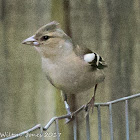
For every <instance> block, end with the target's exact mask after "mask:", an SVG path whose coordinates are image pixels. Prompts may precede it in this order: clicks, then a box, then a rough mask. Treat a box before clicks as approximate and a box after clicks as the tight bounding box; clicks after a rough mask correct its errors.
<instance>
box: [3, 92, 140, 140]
mask: <svg viewBox="0 0 140 140" xmlns="http://www.w3.org/2000/svg"><path fill="white" fill-rule="evenodd" d="M138 97H140V93H138V94H135V95H131V96H128V97H123V98H120V99H117V100H113V101H110V102H106V103H95V105H94V106H95V107H97V115H98V139H99V140H102V128H101V107H102V106H107V107H108V109H109V126H110V139H111V140H113V139H114V136H113V116H112V105H113V104H115V103H119V102H125V126H126V140H129V138H130V136H129V111H128V103H129V101H128V100H130V99H134V98H138ZM84 109H85V105H83V106H81V107H80V108H79V109H78V110H76V111H75V112H73V113H72V116H73V118H74V119H73V133H74V140H77V115H78V113H79V112H81V111H82V110H84ZM70 117H71V116H70V115H63V116H59V117H53V118H52V119H51V120H50V121H49V122H48V123H47V124H46V125H45V126H44V127H42V126H41V124H37V125H35V126H34V127H32V128H30V129H28V130H26V131H23V132H21V133H19V134H16V135H14V136H11V137H7V138H3V139H1V140H13V139H17V138H20V137H25V138H26V139H27V140H29V135H28V134H29V133H31V132H33V131H35V130H37V129H39V130H40V136H41V137H40V138H41V140H44V137H43V131H46V130H48V129H49V127H50V126H51V125H52V124H53V123H55V128H56V139H57V140H60V135H59V120H62V119H66V118H70ZM85 120H86V135H87V140H90V139H91V138H90V123H89V114H87V116H86V118H85Z"/></svg>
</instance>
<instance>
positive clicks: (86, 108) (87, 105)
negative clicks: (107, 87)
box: [85, 84, 98, 113]
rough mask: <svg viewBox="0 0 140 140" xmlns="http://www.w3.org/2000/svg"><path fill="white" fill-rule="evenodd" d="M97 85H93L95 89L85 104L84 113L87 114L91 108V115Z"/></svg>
mask: <svg viewBox="0 0 140 140" xmlns="http://www.w3.org/2000/svg"><path fill="white" fill-rule="evenodd" d="M97 85H98V84H96V85H95V88H94V94H93V96H92V98H91V99H90V101H89V102H88V103H87V104H86V107H85V111H86V112H87V113H88V112H89V110H90V108H92V113H93V109H94V102H95V94H96V90H97Z"/></svg>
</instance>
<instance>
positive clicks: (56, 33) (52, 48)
mask: <svg viewBox="0 0 140 140" xmlns="http://www.w3.org/2000/svg"><path fill="white" fill-rule="evenodd" d="M22 44H26V45H30V46H34V47H35V48H36V50H37V51H38V52H40V53H41V54H42V55H43V56H44V57H52V56H56V55H59V54H60V55H62V53H65V51H66V50H71V49H72V48H71V46H72V45H71V39H70V37H69V36H67V35H66V34H65V33H64V31H63V30H62V29H61V28H60V27H59V23H58V22H56V21H53V22H50V23H48V24H46V25H44V26H42V27H41V28H40V29H38V30H37V32H36V33H35V34H34V35H33V36H31V37H29V38H27V39H25V40H24V41H23V42H22ZM66 52H68V51H66Z"/></svg>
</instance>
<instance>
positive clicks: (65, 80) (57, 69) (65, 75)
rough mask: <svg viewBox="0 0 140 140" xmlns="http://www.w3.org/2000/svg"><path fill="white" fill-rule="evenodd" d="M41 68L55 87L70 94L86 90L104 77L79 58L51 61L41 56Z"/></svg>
mask: <svg viewBox="0 0 140 140" xmlns="http://www.w3.org/2000/svg"><path fill="white" fill-rule="evenodd" d="M42 68H43V71H44V72H45V74H46V76H47V79H48V80H49V81H50V82H51V83H52V84H53V85H54V86H55V87H56V88H58V89H61V90H63V91H65V92H67V93H68V92H69V93H72V94H75V93H77V92H80V91H83V90H87V89H89V88H91V87H93V86H94V85H95V84H96V83H98V82H100V81H102V80H103V79H104V75H103V74H102V73H101V72H99V73H98V72H97V71H92V70H91V69H90V66H89V65H88V64H86V63H85V62H84V61H83V62H82V61H80V60H71V59H67V60H66V59H65V60H63V61H60V62H58V63H53V62H52V61H51V60H49V59H44V58H43V59H42Z"/></svg>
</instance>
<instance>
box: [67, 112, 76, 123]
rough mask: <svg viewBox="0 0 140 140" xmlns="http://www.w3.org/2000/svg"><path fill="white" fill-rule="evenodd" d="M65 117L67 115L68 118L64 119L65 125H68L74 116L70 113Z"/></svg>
mask: <svg viewBox="0 0 140 140" xmlns="http://www.w3.org/2000/svg"><path fill="white" fill-rule="evenodd" d="M67 115H69V117H68V118H66V119H65V123H66V124H67V123H69V122H71V121H72V120H73V118H74V116H73V115H72V113H71V112H70V114H67Z"/></svg>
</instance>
